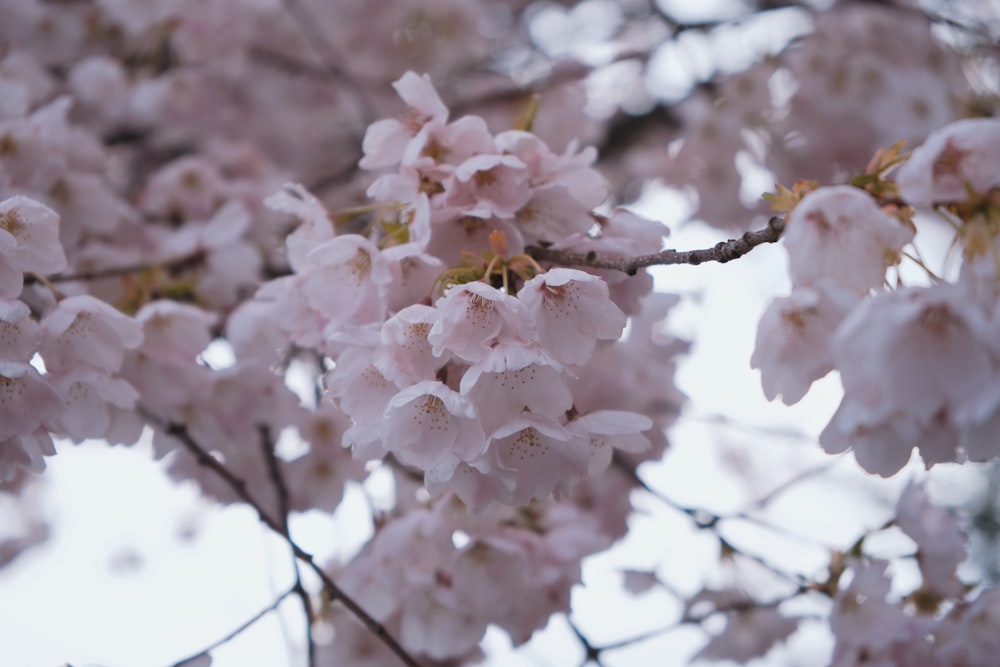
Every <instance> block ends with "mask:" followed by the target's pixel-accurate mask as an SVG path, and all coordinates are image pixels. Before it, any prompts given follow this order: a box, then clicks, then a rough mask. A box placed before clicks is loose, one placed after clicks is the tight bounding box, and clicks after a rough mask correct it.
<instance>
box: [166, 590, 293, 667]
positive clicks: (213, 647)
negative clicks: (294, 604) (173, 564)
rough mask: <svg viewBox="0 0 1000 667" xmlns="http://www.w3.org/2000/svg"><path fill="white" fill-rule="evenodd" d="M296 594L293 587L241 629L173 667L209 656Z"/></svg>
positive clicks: (179, 661)
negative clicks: (211, 652)
mask: <svg viewBox="0 0 1000 667" xmlns="http://www.w3.org/2000/svg"><path fill="white" fill-rule="evenodd" d="M294 592H295V586H292V587H291V588H289V589H288V590H287V591H285V592H284V593H282V594H281V595H279V596H278V599H276V600H275V601H274V602H272V603H271V604H269V605H268V606H266V607H264V608H263V609H261V610H260V611H259V612H257V613H256V614H254V615H253V616H252V617H251V618H250V619H248V620H247V621H245V622H243V623H242V624H241V625H240V626H239V627H237V628H235V629H234V630H233V631H232V632H230V633H229V634H228V635H226V636H225V637H223V638H222V639H219V640H217V641H214V642H212V643H211V644H210V645H209V646H208V647H206V648H204V649H202V650H200V651H198V652H197V653H195V654H193V655H190V656H188V657H186V658H184V659H183V660H178V661H177V662H175V663H173V665H172V666H171V667H181V665H183V664H184V663H186V662H190V661H191V660H194V659H195V658H200V657H201V656H203V655H207V654H208V652H209V651H212V650H213V649H217V648H219V647H220V646H222V645H223V644H225V643H227V642H230V641H232V640H233V639H235V638H236V637H237V636H238V635H239V634H240V633H241V632H244V631H245V630H246V629H247V628H249V627H250V626H251V625H253V624H254V623H256V622H257V621H259V620H260V619H262V618H264V617H265V616H267V615H268V614H270V613H271V612H272V611H274V610H275V609H277V608H278V606H279V605H280V604H281V603H282V602H284V601H285V598H287V597H288V596H289V595H291V594H293V593H294Z"/></svg>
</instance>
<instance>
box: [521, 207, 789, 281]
mask: <svg viewBox="0 0 1000 667" xmlns="http://www.w3.org/2000/svg"><path fill="white" fill-rule="evenodd" d="M784 231H785V222H784V220H782V219H781V218H780V217H778V216H775V217H773V218H771V219H770V220H768V222H767V227H765V228H764V229H758V230H756V231H753V232H747V233H745V234H744V235H743V236H741V237H740V238H738V239H730V240H729V241H722V242H720V243H717V244H716V245H714V246H712V247H711V248H703V249H700V250H673V249H670V250H661V251H660V252H656V253H653V254H651V255H638V256H635V257H601V256H600V255H598V254H597V253H596V252H588V253H586V254H581V253H573V252H566V251H563V250H555V249H554V248H545V247H541V246H529V247H528V248H527V253H528V254H529V255H531V256H532V257H533V258H534V259H536V260H538V261H542V262H553V263H555V264H561V265H564V266H587V267H590V268H592V269H611V270H612V271H621V272H622V273H627V274H628V275H630V276H634V275H635V274H636V273H637V272H638V271H639V269H642V268H645V267H647V266H660V265H668V264H690V265H692V266H697V265H698V264H704V263H705V262H719V263H720V264H725V263H726V262H729V261H732V260H734V259H738V258H740V257H742V256H743V255H745V254H747V253H748V252H750V251H751V250H753V249H754V248H756V247H757V246H759V245H763V244H765V243H774V242H776V241H777V240H778V239H779V238H781V233H782V232H784Z"/></svg>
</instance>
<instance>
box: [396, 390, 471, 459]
mask: <svg viewBox="0 0 1000 667" xmlns="http://www.w3.org/2000/svg"><path fill="white" fill-rule="evenodd" d="M379 433H380V437H381V440H382V443H383V446H384V447H385V448H386V450H388V451H390V452H393V453H394V454H395V455H396V457H397V458H398V459H399V460H400V461H402V462H403V463H405V464H407V465H412V466H416V467H417V468H420V469H421V470H429V469H431V468H437V469H438V471H437V474H438V475H439V476H440V475H442V474H444V471H445V469H446V468H448V467H450V468H451V469H452V470H454V468H455V466H456V465H457V464H458V462H459V461H464V462H467V463H468V462H470V461H472V460H474V459H475V458H476V457H478V456H479V455H480V454H482V453H483V452H484V451H485V450H486V436H485V434H484V433H483V427H482V425H481V424H480V423H479V419H478V417H477V415H476V408H475V406H473V405H472V403H470V402H469V401H467V400H466V399H465V398H464V397H462V396H461V395H460V394H459V393H458V392H455V391H452V390H451V389H449V388H448V387H446V386H445V385H443V384H442V383H440V382H438V381H436V380H427V381H423V382H418V383H417V384H414V385H411V386H409V387H407V388H406V389H403V390H402V391H400V392H399V393H398V394H396V395H395V396H393V397H392V399H391V400H390V401H389V404H388V406H387V407H386V409H385V413H384V416H383V417H382V421H381V426H380V432H379ZM442 464H445V465H444V466H442Z"/></svg>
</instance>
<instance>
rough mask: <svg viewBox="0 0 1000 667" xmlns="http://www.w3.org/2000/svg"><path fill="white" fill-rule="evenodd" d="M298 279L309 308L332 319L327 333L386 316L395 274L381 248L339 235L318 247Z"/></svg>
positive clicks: (359, 239) (379, 319)
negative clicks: (388, 287)
mask: <svg viewBox="0 0 1000 667" xmlns="http://www.w3.org/2000/svg"><path fill="white" fill-rule="evenodd" d="M296 278H297V280H296V282H297V285H298V287H299V289H300V290H301V292H302V296H303V297H304V298H305V300H306V302H307V303H308V304H309V307H310V308H311V309H313V310H314V311H315V312H316V313H317V314H319V315H320V316H322V317H323V318H325V319H327V320H328V321H329V322H330V330H329V331H327V335H330V333H332V332H334V331H336V330H337V329H339V328H342V327H343V326H344V325H348V324H354V325H357V324H367V323H370V322H381V321H382V319H383V318H384V316H385V290H386V288H387V286H388V285H389V283H390V282H391V280H392V274H391V272H390V271H389V267H388V266H387V264H386V261H385V259H384V258H383V257H382V253H381V252H379V249H378V248H376V247H375V246H374V245H373V244H372V243H371V242H370V241H368V240H366V239H365V238H363V237H361V236H358V235H356V234H351V235H345V236H338V237H336V238H333V239H330V240H329V241H327V242H325V243H323V244H321V245H319V246H317V247H315V248H314V249H313V250H312V251H311V252H310V253H309V254H308V255H307V256H306V259H305V262H304V266H303V269H302V271H301V272H300V273H298V274H297V276H296ZM334 286H336V288H334Z"/></svg>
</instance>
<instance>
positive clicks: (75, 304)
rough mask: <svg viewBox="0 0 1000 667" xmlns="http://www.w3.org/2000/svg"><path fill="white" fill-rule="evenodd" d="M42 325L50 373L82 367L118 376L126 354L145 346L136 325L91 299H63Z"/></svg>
mask: <svg viewBox="0 0 1000 667" xmlns="http://www.w3.org/2000/svg"><path fill="white" fill-rule="evenodd" d="M41 324H42V329H43V330H44V332H45V336H46V340H45V342H44V343H43V344H42V350H41V352H42V356H43V357H44V358H45V365H46V367H47V368H48V369H49V370H50V371H63V370H70V369H73V368H76V367H77V366H80V365H83V366H89V367H91V368H96V369H98V370H101V371H105V372H107V373H115V372H117V371H118V370H119V369H120V368H121V365H122V359H123V358H124V355H125V350H131V349H134V348H137V347H139V344H140V343H142V326H141V325H140V324H139V323H138V322H137V321H135V320H134V319H132V318H131V317H128V316H126V315H124V314H123V313H122V312H121V311H119V310H117V309H116V308H113V307H112V306H109V305H108V304H106V303H104V302H103V301H101V300H99V299H95V298H94V297H92V296H89V295H81V296H72V297H69V298H67V299H63V300H62V301H60V302H59V305H58V306H57V307H56V309H55V310H54V311H52V312H51V313H49V314H48V315H46V316H45V319H43V320H42V323H41Z"/></svg>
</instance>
